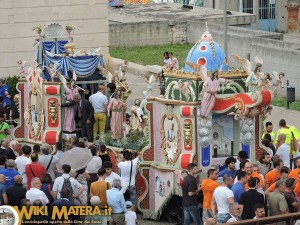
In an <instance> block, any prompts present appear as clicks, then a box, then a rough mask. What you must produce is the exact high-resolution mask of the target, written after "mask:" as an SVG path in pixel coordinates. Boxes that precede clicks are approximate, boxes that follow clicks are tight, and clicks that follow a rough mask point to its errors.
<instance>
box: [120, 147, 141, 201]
mask: <svg viewBox="0 0 300 225" xmlns="http://www.w3.org/2000/svg"><path fill="white" fill-rule="evenodd" d="M123 158H124V160H125V161H123V162H119V163H118V168H119V169H120V175H121V181H122V190H121V191H122V192H123V193H124V196H125V197H127V196H126V195H128V197H129V199H125V201H127V200H130V201H131V202H132V204H133V205H135V204H136V189H135V176H136V173H137V165H138V163H139V161H140V159H141V154H140V153H139V152H137V151H133V150H130V149H125V150H124V151H123Z"/></svg>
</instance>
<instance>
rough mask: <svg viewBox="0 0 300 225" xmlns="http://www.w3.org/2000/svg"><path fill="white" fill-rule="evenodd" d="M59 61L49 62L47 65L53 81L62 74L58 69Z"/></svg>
mask: <svg viewBox="0 0 300 225" xmlns="http://www.w3.org/2000/svg"><path fill="white" fill-rule="evenodd" d="M58 66H59V63H54V64H53V63H49V64H48V66H45V67H46V69H47V70H48V73H49V75H50V77H51V80H52V82H53V81H54V77H59V76H60V75H61V74H60V73H59V72H58V71H57V69H58Z"/></svg>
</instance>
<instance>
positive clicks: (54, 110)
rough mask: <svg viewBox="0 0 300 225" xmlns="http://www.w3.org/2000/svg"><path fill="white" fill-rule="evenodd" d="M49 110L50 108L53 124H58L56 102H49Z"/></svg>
mask: <svg viewBox="0 0 300 225" xmlns="http://www.w3.org/2000/svg"><path fill="white" fill-rule="evenodd" d="M49 108H50V119H51V123H56V120H57V107H56V104H55V101H54V100H51V101H50V102H49Z"/></svg>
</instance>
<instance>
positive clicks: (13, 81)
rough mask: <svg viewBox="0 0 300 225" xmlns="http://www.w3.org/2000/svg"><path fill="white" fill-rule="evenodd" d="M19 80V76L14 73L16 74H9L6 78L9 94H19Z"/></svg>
mask: <svg viewBox="0 0 300 225" xmlns="http://www.w3.org/2000/svg"><path fill="white" fill-rule="evenodd" d="M18 82H19V78H18V77H17V76H16V75H14V76H9V77H7V78H6V79H5V83H6V85H7V86H8V88H9V94H10V96H11V97H13V96H14V95H15V94H18V91H17V88H16V87H17V83H18Z"/></svg>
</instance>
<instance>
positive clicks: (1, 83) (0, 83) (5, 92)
mask: <svg viewBox="0 0 300 225" xmlns="http://www.w3.org/2000/svg"><path fill="white" fill-rule="evenodd" d="M0 96H2V97H3V98H4V101H5V104H6V119H8V118H9V117H10V116H9V112H10V104H11V100H10V95H9V89H8V86H7V85H6V84H5V80H4V79H0ZM9 119H12V118H9Z"/></svg>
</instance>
